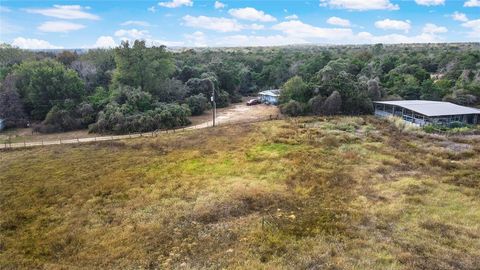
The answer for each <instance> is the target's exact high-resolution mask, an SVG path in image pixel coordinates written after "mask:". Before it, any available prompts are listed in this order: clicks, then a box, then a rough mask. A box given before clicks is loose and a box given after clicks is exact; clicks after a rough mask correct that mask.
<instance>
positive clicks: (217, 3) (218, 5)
mask: <svg viewBox="0 0 480 270" xmlns="http://www.w3.org/2000/svg"><path fill="white" fill-rule="evenodd" d="M213 6H214V7H215V8H216V9H222V8H225V7H226V6H227V5H225V4H224V3H222V2H220V1H215V4H213Z"/></svg>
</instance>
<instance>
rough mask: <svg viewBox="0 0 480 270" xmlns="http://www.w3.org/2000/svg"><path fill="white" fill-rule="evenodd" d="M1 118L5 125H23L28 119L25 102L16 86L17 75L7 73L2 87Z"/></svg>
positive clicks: (0, 98) (0, 96) (0, 95)
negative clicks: (23, 102) (24, 109)
mask: <svg viewBox="0 0 480 270" xmlns="http://www.w3.org/2000/svg"><path fill="white" fill-rule="evenodd" d="M0 119H3V120H4V121H5V126H6V127H7V128H8V127H17V126H22V125H23V124H24V123H25V121H26V119H25V113H24V111H23V104H22V101H21V99H20V94H18V92H17V89H16V88H15V77H14V75H12V74H9V75H7V77H6V78H5V80H4V81H3V82H2V85H1V88H0Z"/></svg>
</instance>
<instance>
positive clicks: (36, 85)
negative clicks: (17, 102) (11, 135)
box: [14, 59, 85, 120]
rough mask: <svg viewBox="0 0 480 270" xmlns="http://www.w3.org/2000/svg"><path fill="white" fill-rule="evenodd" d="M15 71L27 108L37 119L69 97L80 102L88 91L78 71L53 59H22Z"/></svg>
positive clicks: (17, 84) (19, 89) (18, 86)
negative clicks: (25, 60) (23, 60)
mask: <svg viewBox="0 0 480 270" xmlns="http://www.w3.org/2000/svg"><path fill="white" fill-rule="evenodd" d="M14 74H15V76H17V78H18V79H17V83H16V86H17V89H18V92H19V93H20V96H21V97H22V100H23V103H24V104H25V109H26V112H27V113H28V114H29V115H30V116H31V117H32V119H34V120H43V119H44V118H45V116H46V114H47V113H48V111H50V109H51V108H52V107H53V106H54V105H56V104H59V103H63V102H64V101H65V100H66V99H70V100H73V101H75V102H79V101H80V100H81V99H82V96H84V94H85V91H84V83H83V81H82V80H81V79H80V78H79V76H78V74H77V73H76V72H75V71H74V70H72V69H68V68H65V67H64V66H63V65H62V64H60V63H58V62H56V61H54V60H50V59H45V60H41V61H27V62H23V63H22V64H20V65H18V66H17V67H16V68H15V70H14Z"/></svg>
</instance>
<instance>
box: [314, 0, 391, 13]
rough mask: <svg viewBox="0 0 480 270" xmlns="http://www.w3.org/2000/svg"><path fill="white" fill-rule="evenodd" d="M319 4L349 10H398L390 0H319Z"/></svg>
mask: <svg viewBox="0 0 480 270" xmlns="http://www.w3.org/2000/svg"><path fill="white" fill-rule="evenodd" d="M320 6H329V7H331V8H342V9H349V10H357V11H365V10H398V9H399V8H400V7H399V6H398V5H396V4H392V3H391V2H390V0H368V1H366V0H320Z"/></svg>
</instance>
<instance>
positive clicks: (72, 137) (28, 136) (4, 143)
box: [0, 98, 280, 149]
mask: <svg viewBox="0 0 480 270" xmlns="http://www.w3.org/2000/svg"><path fill="white" fill-rule="evenodd" d="M246 100H248V98H244V102H242V103H237V104H233V105H231V106H229V107H226V108H221V109H218V110H217V118H216V124H217V125H224V124H232V123H243V122H254V121H260V120H265V119H268V118H269V117H272V118H275V117H277V116H278V115H279V114H280V112H279V109H278V107H276V106H268V105H265V104H259V105H256V106H247V105H245V102H246ZM190 121H192V124H191V125H190V126H188V127H186V128H187V129H200V128H206V127H210V126H212V111H211V110H210V111H206V112H205V113H204V114H202V115H199V116H191V117H190ZM146 134H148V132H147V133H146ZM95 137H97V139H98V140H108V139H109V138H111V136H107V135H105V134H95V133H89V132H88V130H77V131H69V132H61V133H52V134H41V133H33V132H32V128H18V129H13V130H7V131H4V132H0V149H2V148H7V147H10V146H12V147H23V146H24V145H25V146H39V145H55V144H62V142H63V143H69V144H72V143H78V142H93V141H96V140H97V139H95ZM124 137H125V135H121V136H115V138H116V139H122V138H124ZM60 140H61V141H60ZM10 144H11V145H10Z"/></svg>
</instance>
